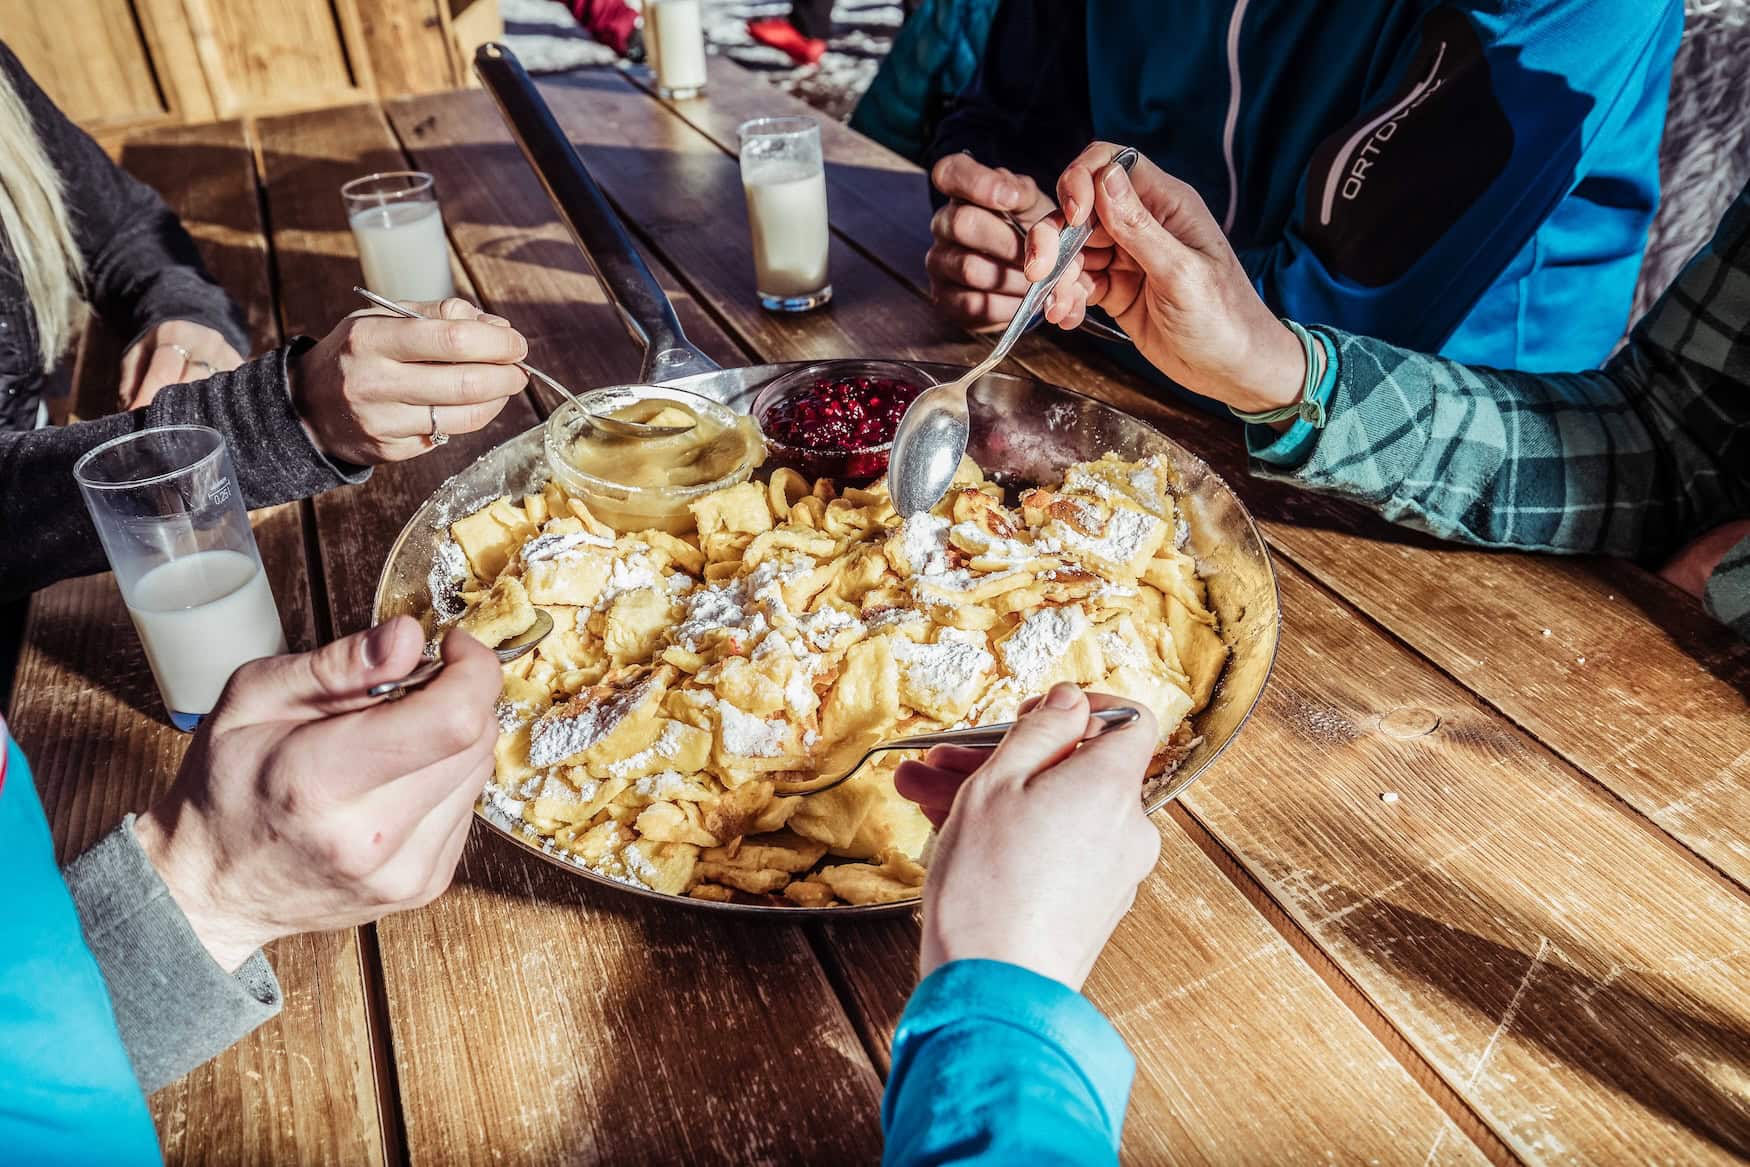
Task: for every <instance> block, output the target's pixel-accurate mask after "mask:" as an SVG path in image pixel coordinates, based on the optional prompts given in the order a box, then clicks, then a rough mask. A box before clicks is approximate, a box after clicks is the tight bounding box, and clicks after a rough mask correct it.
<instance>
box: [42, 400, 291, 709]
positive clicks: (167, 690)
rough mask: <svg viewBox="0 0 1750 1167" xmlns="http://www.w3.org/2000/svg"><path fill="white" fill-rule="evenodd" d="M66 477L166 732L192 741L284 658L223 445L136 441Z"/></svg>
mask: <svg viewBox="0 0 1750 1167" xmlns="http://www.w3.org/2000/svg"><path fill="white" fill-rule="evenodd" d="M73 477H74V478H75V479H76V480H77V481H78V483H79V490H80V493H82V494H83V495H84V496H85V506H86V508H87V509H89V510H90V512H91V521H92V522H93V523H94V524H95V525H96V527H97V534H98V537H99V538H100V539H101V540H102V541H103V550H104V553H105V554H106V555H107V556H108V557H109V566H110V569H111V570H112V571H114V572H115V579H116V583H117V584H118V585H119V586H120V587H121V593H122V600H123V602H124V603H126V604H127V608H128V615H130V616H131V617H133V621H134V628H135V630H136V631H138V632H139V634H140V643H141V644H142V645H143V646H144V647H145V650H146V660H147V661H148V663H150V664H151V666H152V677H153V679H154V680H156V681H157V682H158V692H159V693H160V694H161V695H162V696H163V698H164V707H165V709H166V710H167V711H168V712H169V714H170V721H171V723H172V724H173V725H175V726H176V728H178V729H181V730H192V729H193V728H194V727H195V726H197V725H199V724H200V720H201V718H202V717H203V716H205V715H206V714H208V713H211V712H212V709H213V706H214V705H215V704H216V703H217V702H218V699H219V694H220V693H221V692H222V691H223V690H224V688H225V682H226V681H228V680H230V678H231V674H232V673H233V672H235V671H236V670H237V668H238V666H240V665H243V664H245V663H247V662H248V661H252V660H256V659H258V658H260V657H264V656H274V655H277V654H279V653H283V652H285V651H286V636H285V631H284V630H283V628H282V627H281V625H280V616H279V609H278V608H277V607H276V606H275V605H274V599H273V589H272V588H271V587H270V586H269V585H268V582H267V572H266V571H265V570H263V568H262V566H261V553H260V552H259V551H258V550H257V548H256V546H255V532H254V531H252V530H251V529H250V527H249V512H248V511H246V510H245V509H244V507H243V492H242V491H241V490H239V489H238V488H237V475H236V472H235V471H234V470H233V469H232V467H231V454H230V451H229V450H228V449H227V448H226V446H225V439H224V436H223V435H221V434H220V433H219V431H218V430H215V429H210V428H208V427H207V426H199V425H175V426H163V427H160V428H157V429H148V430H141V431H139V432H138V433H133V434H128V435H126V436H124V437H119V438H116V439H115V440H113V441H110V442H105V443H104V444H103V445H101V446H98V447H97V448H96V449H94V450H92V451H90V452H89V453H87V454H86V455H85V456H84V457H83V458H80V459H79V461H78V463H77V464H76V465H75V466H74V467H73Z"/></svg>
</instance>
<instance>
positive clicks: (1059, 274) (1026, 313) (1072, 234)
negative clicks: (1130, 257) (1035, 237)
mask: <svg viewBox="0 0 1750 1167" xmlns="http://www.w3.org/2000/svg"><path fill="white" fill-rule="evenodd" d="M1139 157H1140V155H1138V154H1137V152H1136V149H1135V147H1133V146H1126V147H1125V148H1124V149H1122V150H1120V151H1118V153H1116V154H1114V155H1113V156H1112V162H1113V163H1114V164H1116V165H1118V166H1121V167H1123V168H1124V172H1125V173H1126V174H1128V173H1130V171H1131V170H1132V169H1134V168H1135V166H1136V160H1137V159H1138V158H1139ZM1093 233H1094V220H1093V218H1092V216H1090V217H1089V219H1088V221H1087V222H1086V223H1083V224H1082V225H1081V226H1080V227H1071V228H1069V230H1067V231H1065V232H1063V234H1061V235H1059V236H1058V238H1057V262H1056V263H1055V264H1053V265H1052V268H1051V274H1050V275H1048V276H1046V277H1045V278H1044V279H1042V280H1040V281H1039V282H1038V283H1036V284H1034V285H1033V286H1032V287H1030V288H1028V289H1027V294H1026V295H1025V296H1023V297H1021V306H1020V307H1019V308H1017V309H1015V318H1014V319H1013V320H1010V321H1009V327H1008V329H1007V330H1006V331H1005V332H1004V333H1003V337H1002V339H1001V340H999V341H997V346H996V348H994V349H992V350H991V353H990V356H988V357H986V358H985V360H984V361H983V362H982V363H980V365H979V366H978V374H977V376H974V377H970V378H968V381H969V383H970V382H974V381H977V380H978V378H979V377H982V376H984V375H985V374H986V373H988V372H990V371H991V370H992V369H994V368H996V367H997V366H998V365H1000V364H1001V363H1002V362H1003V358H1004V357H1006V356H1008V355H1009V350H1010V349H1011V348H1013V347H1014V346H1015V342H1016V341H1017V340H1020V339H1021V334H1022V333H1024V332H1026V331H1027V329H1028V328H1029V327H1030V326H1031V325H1032V323H1033V317H1034V316H1036V315H1037V314H1038V313H1039V306H1040V305H1041V304H1043V303H1045V297H1047V296H1049V295H1050V294H1051V290H1052V289H1053V288H1055V287H1057V281H1059V280H1061V279H1062V278H1063V273H1064V271H1065V270H1067V269H1068V267H1069V265H1070V261H1071V260H1073V259H1074V258H1075V257H1076V256H1078V255H1080V254H1081V252H1082V248H1083V247H1084V246H1085V245H1086V244H1087V242H1088V236H1090V235H1092V234H1093Z"/></svg>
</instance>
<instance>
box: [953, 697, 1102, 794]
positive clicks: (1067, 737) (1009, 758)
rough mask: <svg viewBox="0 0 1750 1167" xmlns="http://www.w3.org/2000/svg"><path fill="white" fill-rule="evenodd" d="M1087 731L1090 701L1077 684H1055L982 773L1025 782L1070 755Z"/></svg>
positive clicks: (1020, 722)
mask: <svg viewBox="0 0 1750 1167" xmlns="http://www.w3.org/2000/svg"><path fill="white" fill-rule="evenodd" d="M1087 728H1088V699H1087V697H1086V696H1084V695H1083V693H1082V691H1081V690H1080V689H1078V688H1076V687H1075V686H1074V685H1067V684H1065V685H1053V686H1052V687H1051V692H1050V693H1048V694H1046V696H1045V700H1043V701H1041V702H1040V703H1039V704H1037V705H1035V706H1033V708H1032V709H1030V710H1028V711H1027V712H1025V713H1023V714H1022V715H1021V717H1020V720H1018V721H1016V722H1015V728H1014V729H1011V730H1010V731H1009V733H1008V736H1007V737H1005V738H1003V744H1002V745H1000V746H998V747H997V748H996V751H995V752H994V753H992V754H991V756H990V761H988V762H986V763H985V764H984V765H983V767H981V769H980V772H981V773H982V774H985V775H989V776H990V777H991V778H992V780H994V781H999V782H1003V781H1019V782H1025V781H1027V779H1029V778H1031V777H1033V776H1034V775H1035V774H1037V773H1039V772H1040V771H1041V770H1046V769H1049V768H1050V767H1052V766H1054V765H1056V764H1057V763H1058V762H1060V761H1062V760H1063V759H1064V758H1065V757H1066V756H1068V755H1069V754H1070V753H1071V752H1072V751H1074V749H1075V748H1076V746H1077V744H1078V743H1080V741H1081V740H1082V734H1083V733H1084V732H1085V731H1086V730H1087Z"/></svg>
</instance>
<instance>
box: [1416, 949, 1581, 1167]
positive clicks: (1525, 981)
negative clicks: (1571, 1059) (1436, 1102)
mask: <svg viewBox="0 0 1750 1167" xmlns="http://www.w3.org/2000/svg"><path fill="white" fill-rule="evenodd" d="M1550 947H1551V945H1550V942H1549V937H1548V936H1539V937H1538V938H1537V952H1536V953H1535V954H1533V956H1532V958H1531V964H1530V965H1529V966H1528V967H1527V968H1526V970H1525V975H1524V976H1523V977H1521V978H1520V979H1519V987H1518V988H1516V989H1514V990H1513V997H1512V999H1511V1000H1509V1001H1508V1002H1507V1009H1506V1011H1505V1012H1504V1013H1502V1014H1501V1024H1499V1025H1497V1026H1495V1031H1494V1032H1493V1033H1491V1034H1489V1040H1488V1041H1486V1042H1484V1043H1483V1051H1482V1053H1480V1054H1478V1055H1477V1064H1476V1065H1474V1066H1472V1067H1471V1072H1470V1077H1468V1078H1466V1079H1465V1080H1464V1088H1463V1089H1464V1091H1466V1092H1468V1091H1469V1090H1470V1089H1471V1088H1472V1087H1474V1086H1475V1085H1476V1084H1477V1080H1478V1079H1480V1078H1481V1077H1482V1076H1483V1070H1484V1069H1485V1068H1486V1067H1487V1066H1488V1064H1489V1059H1490V1058H1491V1057H1493V1056H1494V1053H1495V1045H1496V1044H1497V1043H1498V1042H1499V1041H1500V1040H1501V1036H1502V1034H1504V1033H1506V1032H1507V1030H1508V1029H1510V1028H1512V1025H1513V1022H1514V1020H1515V1019H1516V1018H1517V1017H1518V1016H1519V1006H1520V1002H1522V1001H1524V1000H1525V991H1526V990H1527V989H1529V988H1530V987H1531V978H1532V977H1534V976H1536V975H1537V970H1538V969H1539V968H1540V967H1542V965H1543V962H1544V960H1545V959H1546V958H1547V957H1548V956H1549V951H1550ZM1451 1129H1452V1124H1451V1123H1448V1124H1446V1125H1445V1126H1442V1127H1441V1128H1440V1131H1439V1133H1438V1134H1436V1135H1435V1136H1434V1145H1433V1146H1431V1147H1429V1148H1428V1157H1427V1158H1426V1159H1423V1160H1422V1167H1429V1165H1430V1164H1432V1163H1433V1162H1434V1157H1435V1156H1436V1155H1438V1154H1439V1153H1440V1147H1441V1145H1442V1144H1443V1143H1445V1142H1446V1132H1447V1131H1448V1130H1451Z"/></svg>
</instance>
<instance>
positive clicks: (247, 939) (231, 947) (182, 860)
mask: <svg viewBox="0 0 1750 1167" xmlns="http://www.w3.org/2000/svg"><path fill="white" fill-rule="evenodd" d="M198 835H199V831H198V828H197V827H196V826H195V824H194V823H193V822H192V821H191V817H190V815H189V814H188V813H187V812H186V811H185V812H184V813H182V814H176V813H174V812H173V813H170V814H166V813H165V812H164V809H163V807H162V806H155V807H153V808H152V809H151V810H148V811H147V812H146V813H145V814H142V815H139V816H138V817H137V818H135V819H134V837H135V838H136V839H137V840H138V841H139V844H140V850H141V851H142V852H144V853H145V856H146V861H147V862H149V863H150V864H151V865H152V867H153V869H154V870H155V871H157V873H158V877H159V878H160V879H162V880H163V881H164V886H165V887H166V888H168V889H169V891H170V898H171V899H172V900H174V901H175V902H176V906H177V908H178V909H179V910H181V912H182V914H183V917H184V918H185V919H187V920H188V923H189V927H191V928H192V929H194V934H195V936H196V938H198V939H199V940H200V942H201V947H203V948H205V949H206V950H207V954H208V955H209V956H211V957H212V958H213V962H214V963H215V964H217V965H218V966H219V967H220V968H222V969H224V970H225V971H226V972H227V973H231V972H235V971H237V969H238V968H239V967H240V966H241V965H242V964H243V962H244V961H246V960H248V959H249V957H250V955H251V954H252V953H254V952H255V951H256V950H257V949H258V948H260V947H262V946H263V945H264V944H266V943H267V942H268V941H270V940H272V939H274V937H273V936H271V935H266V934H264V933H262V932H261V931H260V930H259V929H258V928H253V927H250V926H249V925H248V923H247V922H245V921H243V920H241V919H238V918H237V917H235V916H233V915H231V914H230V913H227V912H226V911H224V910H223V908H222V907H221V902H222V897H221V896H220V895H219V890H218V889H219V884H220V878H219V875H220V873H219V870H218V865H217V863H216V862H215V861H214V858H213V855H212V852H211V850H210V849H209V848H208V847H206V846H205V845H204V843H202V842H201V841H200V840H199V838H198Z"/></svg>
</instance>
